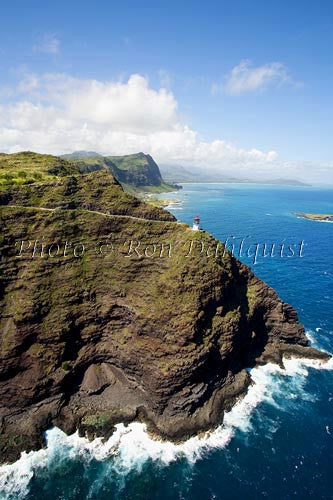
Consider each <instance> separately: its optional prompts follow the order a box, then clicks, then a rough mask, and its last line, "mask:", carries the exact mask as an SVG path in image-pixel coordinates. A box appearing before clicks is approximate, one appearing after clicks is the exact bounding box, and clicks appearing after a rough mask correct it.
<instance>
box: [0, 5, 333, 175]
mask: <svg viewBox="0 0 333 500" xmlns="http://www.w3.org/2000/svg"><path fill="white" fill-rule="evenodd" d="M1 27H2V29H1V33H0V68H1V72H0V110H1V114H2V120H1V117H0V128H1V127H6V130H5V132H4V134H3V137H2V139H1V135H0V140H1V142H3V146H1V143H0V149H2V150H6V151H14V150H17V149H19V148H25V147H28V148H29V149H38V150H45V151H50V152H55V153H60V152H64V151H65V150H66V151H68V150H69V149H71V147H70V146H71V144H70V143H69V142H68V141H66V138H65V137H64V138H62V137H61V124H62V123H64V124H65V125H64V130H70V127H73V128H75V129H76V130H79V129H80V130H81V135H79V133H77V134H76V135H75V134H72V133H70V134H69V135H70V136H71V140H72V141H73V148H72V149H75V147H74V146H82V147H83V148H86V147H87V148H89V149H90V148H91V147H93V146H94V141H95V144H96V146H95V148H94V149H96V150H100V151H102V152H110V153H115V152H120V153H123V152H126V151H127V150H126V148H127V149H129V150H130V151H128V152H132V150H135V149H137V148H138V147H139V146H142V148H143V149H146V150H147V149H148V151H147V152H152V153H154V154H155V156H157V159H158V160H159V161H163V162H167V163H168V162H170V163H178V164H184V165H188V164H198V165H204V164H205V159H204V157H205V155H206V157H207V162H206V164H207V167H209V166H211V167H212V168H213V167H214V168H216V166H217V163H219V162H220V163H221V164H223V168H224V169H226V170H232V169H238V168H239V169H240V170H242V169H243V170H242V171H244V172H245V171H247V170H251V169H252V168H254V170H255V168H256V167H255V163H258V164H260V165H261V166H260V168H259V167H258V169H257V171H258V175H259V174H260V175H261V173H262V172H264V171H265V169H266V171H267V173H268V172H269V173H270V175H271V173H273V172H274V171H277V170H279V169H280V170H281V173H282V174H283V175H284V174H285V173H287V174H288V175H289V174H290V175H291V174H293V176H298V177H302V178H305V177H308V178H311V176H312V177H313V178H314V179H315V178H316V179H317V178H320V179H323V180H324V177H325V176H326V175H329V176H331V177H330V178H331V179H332V174H331V172H332V165H333V158H332V156H333V155H332V147H331V142H332V139H331V136H332V130H333V126H332V125H333V123H332V122H333V118H332V117H333V60H332V47H333V4H332V2H329V1H327V2H325V1H321V2H318V1H317V2H315V1H312V0H311V1H306V2H305V1H293V2H290V1H288V2H287V1H283V0H282V1H281V0H280V1H279V2H273V1H267V0H266V1H258V0H255V1H233V2H226V1H210V0H208V1H205V2H203V1H201V2H197V1H191V2H190V1H182V2H180V1H178V2H174V1H168V2H164V1H160V2H156V1H155V2H150V1H145V0H143V1H141V2H137V1H131V2H128V1H122V2H114V1H110V0H109V1H100V0H97V1H94V2H92V1H89V2H87V1H80V2H78V1H70V0H69V1H66V2H65V1H62V0H57V2H52V3H51V2H45V1H44V2H41V1H34V0H30V1H29V2H27V1H24V0H22V1H15V0H13V1H11V2H5V3H4V4H3V5H2V12H1ZM45 75H53V76H52V78H51V80H52V86H50V77H46V76H45ZM55 75H57V77H56V76H55ZM132 75H140V76H141V77H142V78H143V79H144V81H141V80H133V82H132V84H133V85H134V86H135V85H138V86H139V87H140V89H139V91H138V92H137V93H136V98H137V101H135V97H133V101H132V106H133V107H134V108H137V107H140V102H143V109H145V110H146V115H147V123H146V121H145V117H144V116H143V113H142V112H141V113H138V114H137V115H135V113H134V112H133V110H130V111H129V114H128V123H124V120H125V119H126V109H127V106H126V104H124V106H122V107H121V108H120V110H118V111H117V110H116V111H115V112H114V109H115V106H116V104H115V101H114V99H115V97H114V88H115V87H114V86H115V85H116V84H117V83H118V84H119V83H121V84H122V85H123V87H122V89H121V90H120V91H119V92H120V93H119V92H118V91H117V92H118V93H117V98H116V100H117V101H121V99H127V102H128V93H127V87H126V86H127V85H128V81H129V79H130V78H131V76H132ZM46 81H47V83H46ZM94 81H96V82H99V83H100V86H101V87H100V88H99V90H98V91H96V89H95V90H94V91H93V95H94V96H95V97H94V98H96V99H98V100H99V102H100V103H101V104H100V107H101V108H103V111H101V112H102V114H103V117H102V118H101V115H98V116H97V115H96V113H95V110H92V109H90V108H89V109H88V108H87V109H86V110H85V113H82V112H81V111H80V109H78V113H77V114H75V110H73V109H72V108H73V106H72V105H71V104H69V101H71V102H72V101H73V99H72V97H73V92H75V88H76V89H78V93H79V94H80V95H81V100H80V99H77V106H78V108H81V110H82V108H83V107H84V106H82V102H83V103H84V105H85V103H86V102H88V101H89V98H87V95H88V94H89V96H90V97H91V96H92V94H91V92H92V90H91V87H89V88H88V86H89V85H93V84H92V83H91V82H94ZM88 82H90V84H88ZM108 85H109V86H108ZM93 86H94V85H93ZM97 86H98V85H97ZM51 87H52V88H51ZM95 87H96V86H95ZM95 87H94V88H95ZM143 87H146V90H143V89H142V88H143ZM117 88H118V87H117ZM162 88H164V89H165V90H164V91H163V92H165V94H166V95H164V97H163V95H161V89H162ZM118 90H119V89H118ZM87 93H88V94H87ZM111 94H112V95H113V97H110V95H111ZM64 95H66V96H67V97H66V99H65V98H64V97H63V96H64ZM91 102H92V104H91V105H92V106H93V99H92V98H91ZM23 103H27V104H29V106H30V108H29V107H28V106H27V105H26V106H25V107H24V106H23ZM66 106H67V107H68V106H70V107H71V109H70V111H69V109H67V108H66ZM151 106H153V107H154V108H155V109H154V113H155V114H154V116H152V117H151V116H149V114H150V111H149V109H150V107H151ZM37 108H38V113H40V115H37ZM65 108H66V110H65ZM124 110H125V111H124ZM51 111H52V112H51ZM25 113H26V115H25ZM43 113H44V114H43ZM52 113H53V114H52ZM107 113H109V116H105V114H107ZM113 113H114V116H113ZM159 113H160V114H159ZM42 114H43V115H42ZM120 114H122V117H121V118H120V121H119V119H118V118H119V115H120ZM46 115H49V117H50V118H49V120H50V121H49V122H47V121H46V119H45V116H46ZM51 115H52V116H51ZM111 115H112V117H111ZM40 116H42V121H43V123H44V125H43V127H44V131H43V133H45V129H48V128H49V129H50V130H49V132H50V133H49V134H48V136H49V139H47V138H46V137H44V136H43V135H42V131H41V130H39V129H38V126H37V125H36V124H37V123H38V122H40V121H41V118H40ZM22 117H23V118H22ZM117 117H118V118H117ZM109 118H110V119H109ZM23 119H24V120H25V122H24V125H22V123H20V122H21V121H22V120H23ZM117 120H118V121H117ZM159 120H160V123H162V124H164V125H163V126H161V127H159V126H157V129H158V128H160V134H159V136H158V137H157V136H156V133H155V129H154V127H156V123H158V122H159ZM29 121H30V122H31V127H30V129H29V131H28V132H29V133H28V132H27V127H28V122H29ZM55 122H59V123H58V125H57V127H58V128H57V130H55V127H56V125H55ZM65 122H66V123H65ZM139 123H142V130H140V128H139ZM83 126H84V127H85V128H84V132H82V130H83V128H82V127H83ZM34 127H35V130H34ZM103 127H104V128H103ZM102 128H103V130H102ZM51 129H52V130H51ZM33 132H34V133H33ZM90 132H91V133H90ZM111 132H112V134H113V135H112V134H111ZM63 134H65V132H64V131H63ZM177 134H178V135H177ZM67 135H68V134H67ZM182 138H183V140H184V144H185V143H187V145H188V151H187V150H186V146H184V147H185V150H186V151H185V153H184V155H182V153H181V147H180V145H179V142H181V140H182ZM34 140H35V141H36V142H35V144H34V142H33V141H34ZM108 140H109V149H110V151H109V150H108V142H107V141H108ZM117 141H118V142H117ZM131 141H132V142H131ZM214 141H221V144H220V143H215V146H214ZM119 142H120V143H121V145H119V147H118V145H117V144H118V143H119ZM162 143H163V144H162ZM166 144H168V147H166ZM34 146H35V148H34ZM61 149H62V150H64V151H62V150H61ZM190 149H192V150H193V151H195V152H194V153H193V157H191V154H190V152H189V150H190ZM251 151H258V154H256V153H254V154H251ZM214 152H216V158H217V160H216V164H215V163H214ZM259 152H260V153H261V155H260V154H259ZM270 152H271V153H272V154H270ZM273 152H275V153H276V154H275V153H274V154H273ZM241 163H242V165H241ZM244 165H245V166H244ZM221 168H222V167H221ZM277 173H279V172H277Z"/></svg>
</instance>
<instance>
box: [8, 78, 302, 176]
mask: <svg viewBox="0 0 333 500" xmlns="http://www.w3.org/2000/svg"><path fill="white" fill-rule="evenodd" d="M14 95H15V98H14V99H12V100H11V101H10V102H8V101H7V102H3V103H2V104H1V102H0V145H1V146H0V148H1V150H2V151H4V152H16V151H20V150H27V149H29V150H33V151H38V152H46V153H53V154H61V153H67V152H72V151H74V150H82V149H86V150H95V151H97V152H100V153H102V154H119V155H120V154H128V153H133V152H138V151H144V152H146V153H150V154H151V155H152V156H153V157H154V158H155V159H156V161H157V162H159V163H169V164H181V165H184V166H201V167H206V168H214V169H218V170H221V171H224V172H226V173H229V174H230V173H232V174H233V175H235V176H247V177H248V176H251V177H253V176H256V177H261V178H265V179H267V178H270V177H272V176H273V177H295V176H297V177H299V175H298V174H300V173H301V171H300V170H299V167H297V166H296V165H293V164H288V163H285V162H281V161H279V159H278V155H277V153H276V152H275V151H266V152H265V151H260V150H258V149H256V148H253V149H242V148H237V147H235V146H234V145H233V144H230V143H228V142H226V141H224V140H223V139H216V140H213V141H211V142H209V141H205V140H204V139H202V138H201V137H200V135H199V134H198V132H196V131H195V130H193V129H192V128H191V127H189V126H188V125H186V124H185V123H183V122H182V120H181V119H180V116H179V112H178V104H177V101H176V99H175V97H174V95H173V94H172V92H171V91H169V90H166V89H165V88H160V89H157V90H156V89H153V88H152V87H151V86H150V84H149V81H148V79H147V78H145V77H143V76H141V75H138V74H134V75H132V76H130V78H129V79H128V80H127V81H125V82H123V81H107V82H103V81H97V80H83V79H77V78H72V77H70V76H68V75H64V74H44V75H35V74H29V75H26V76H25V78H23V79H22V80H21V81H20V82H19V83H18V84H17V86H16V89H15V94H14ZM303 177H304V176H303Z"/></svg>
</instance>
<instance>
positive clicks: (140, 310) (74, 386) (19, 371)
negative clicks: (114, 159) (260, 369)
mask: <svg viewBox="0 0 333 500" xmlns="http://www.w3.org/2000/svg"><path fill="white" fill-rule="evenodd" d="M0 203H1V207H0V209H1V211H0V223H1V237H0V250H1V255H0V259H1V260H0V264H1V265H0V311H1V319H0V458H1V460H2V461H12V460H15V459H16V458H17V457H18V456H19V453H20V451H22V450H30V449H36V448H38V447H40V446H43V444H44V441H43V431H45V430H46V429H47V428H48V427H50V426H52V425H57V426H59V427H60V428H62V429H63V430H65V431H66V432H68V433H70V432H73V431H74V430H75V429H76V428H79V430H80V432H81V433H87V434H88V435H89V436H91V437H93V436H94V435H103V436H108V435H109V434H110V433H111V432H112V429H113V426H114V424H115V423H117V422H124V421H125V422H126V421H131V420H134V419H137V420H142V421H145V422H147V424H148V427H149V429H150V430H151V431H152V432H154V433H156V434H158V435H160V436H162V437H166V438H169V439H176V440H178V439H184V438H186V437H188V436H190V435H192V434H193V433H197V432H199V431H204V430H207V429H210V428H212V427H214V426H216V425H217V424H219V423H220V422H221V421H222V419H223V412H224V411H225V410H226V409H228V408H230V407H231V406H232V405H233V403H234V402H235V400H236V399H237V398H239V397H240V396H241V395H243V394H244V392H245V391H246V389H247V387H248V385H249V384H250V383H251V379H250V376H249V375H248V372H247V371H246V368H247V367H250V366H254V365H255V364H257V363H264V362H267V361H274V362H277V363H280V364H281V363H282V356H291V355H298V356H308V357H319V358H322V359H326V358H327V355H326V354H323V353H320V352H318V351H316V350H315V349H313V348H311V347H309V346H308V341H307V339H306V337H305V335H304V329H303V327H302V325H301V324H299V322H298V318H297V314H296V312H295V310H294V309H293V308H292V307H291V306H289V305H287V304H285V303H283V302H282V301H281V300H280V299H279V297H278V296H277V294H276V293H275V291H274V290H272V289H271V288H270V287H268V286H267V285H266V284H265V283H263V282H262V281H260V280H259V279H258V278H257V277H256V276H255V275H254V274H253V273H252V272H251V270H250V269H249V268H248V267H246V266H244V265H242V264H241V263H240V262H239V261H237V260H236V259H235V258H233V257H232V256H231V255H230V254H229V253H228V252H226V251H225V249H224V248H223V245H222V244H220V243H219V242H218V241H216V240H215V239H214V238H213V237H212V236H210V235H209V234H208V233H206V232H205V231H198V232H193V231H191V229H190V228H189V227H188V226H186V225H185V224H181V223H178V222H177V221H176V220H175V219H174V217H173V216H172V215H171V214H169V213H168V212H165V211H163V210H162V209H159V208H152V207H150V206H148V205H146V204H145V203H143V202H140V201H139V200H137V199H135V198H133V197H131V196H130V195H128V194H126V193H124V191H123V189H122V187H121V186H120V185H119V183H118V182H117V181H115V179H114V178H113V176H112V175H111V174H110V173H108V172H95V173H91V174H87V175H84V176H80V175H70V176H66V177H63V178H57V179H54V180H48V181H46V182H42V183H36V184H31V185H21V186H16V187H11V188H8V189H6V190H5V191H3V192H2V194H1V196H0Z"/></svg>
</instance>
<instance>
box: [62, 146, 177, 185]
mask: <svg viewBox="0 0 333 500" xmlns="http://www.w3.org/2000/svg"><path fill="white" fill-rule="evenodd" d="M62 158H65V159H68V160H70V161H71V162H73V163H74V164H77V165H78V166H79V168H80V169H81V170H82V171H84V172H94V171H96V170H107V171H109V172H111V173H112V174H113V175H114V176H115V177H116V179H117V180H118V181H119V182H120V183H121V184H122V185H123V186H124V187H125V189H127V190H128V191H147V192H155V193H158V192H166V191H174V190H175V189H177V188H178V186H176V185H174V184H173V183H166V182H165V181H164V179H163V177H162V175H161V172H160V169H159V167H158V165H157V163H156V162H155V161H154V159H153V158H152V157H151V156H150V155H149V154H145V153H142V152H140V153H135V154H129V155H124V156H102V155H101V154H99V153H95V152H91V151H76V152H74V153H71V154H67V155H62Z"/></svg>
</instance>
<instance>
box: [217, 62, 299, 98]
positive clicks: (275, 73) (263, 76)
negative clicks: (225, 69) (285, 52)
mask: <svg viewBox="0 0 333 500" xmlns="http://www.w3.org/2000/svg"><path fill="white" fill-rule="evenodd" d="M286 82H289V83H293V81H292V79H291V77H290V75H289V71H288V69H287V67H286V66H285V65H284V64H282V63H280V62H273V63H269V64H264V65H263V66H257V67H255V66H253V65H252V63H251V61H249V60H244V61H241V63H240V64H239V65H238V66H235V67H234V68H233V69H232V70H231V72H230V73H229V75H228V76H227V78H226V82H225V84H224V85H219V84H216V83H214V84H213V85H212V93H213V94H214V93H216V92H218V91H219V90H221V89H223V90H224V91H225V92H226V93H227V94H229V95H239V94H242V93H245V92H254V91H258V90H264V89H266V88H267V87H269V86H277V85H281V84H282V83H286Z"/></svg>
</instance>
